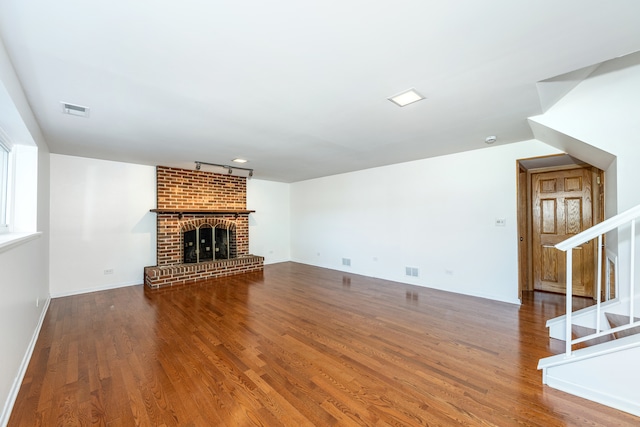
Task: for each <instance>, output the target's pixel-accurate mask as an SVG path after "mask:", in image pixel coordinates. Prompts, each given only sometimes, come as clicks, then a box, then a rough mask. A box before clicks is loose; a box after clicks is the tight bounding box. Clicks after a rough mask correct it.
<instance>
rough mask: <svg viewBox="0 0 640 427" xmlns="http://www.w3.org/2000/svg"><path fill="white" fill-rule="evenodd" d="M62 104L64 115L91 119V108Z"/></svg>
mask: <svg viewBox="0 0 640 427" xmlns="http://www.w3.org/2000/svg"><path fill="white" fill-rule="evenodd" d="M60 104H62V113H63V114H70V115H72V116H78V117H89V107H83V106H82V105H76V104H69V103H68V102H60Z"/></svg>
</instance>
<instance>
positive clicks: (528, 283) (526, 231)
mask: <svg viewBox="0 0 640 427" xmlns="http://www.w3.org/2000/svg"><path fill="white" fill-rule="evenodd" d="M578 168H591V173H592V203H593V206H592V209H593V225H595V224H597V223H599V222H602V221H603V220H604V188H605V187H604V171H603V170H600V169H598V168H597V167H595V166H593V165H590V164H588V163H586V162H583V161H581V160H578V159H576V158H574V157H571V156H569V155H567V154H555V155H551V156H541V157H532V158H528V159H519V160H517V161H516V186H517V190H516V191H517V196H516V200H517V203H516V204H517V229H518V236H517V242H518V243H517V244H518V298H520V300H522V292H524V291H533V246H532V245H533V239H532V237H533V234H532V233H533V223H532V188H531V176H532V175H533V174H535V173H540V172H555V171H561V170H569V169H578ZM603 244H604V242H603ZM595 253H596V255H595V256H596V257H597V248H596V251H595ZM603 254H604V251H603ZM603 256H604V255H603ZM595 261H596V259H595V258H594V262H595ZM603 261H604V260H603ZM603 265H604V264H603ZM603 270H604V269H603ZM594 297H595V295H594Z"/></svg>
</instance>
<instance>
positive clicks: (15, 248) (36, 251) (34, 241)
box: [0, 42, 49, 425]
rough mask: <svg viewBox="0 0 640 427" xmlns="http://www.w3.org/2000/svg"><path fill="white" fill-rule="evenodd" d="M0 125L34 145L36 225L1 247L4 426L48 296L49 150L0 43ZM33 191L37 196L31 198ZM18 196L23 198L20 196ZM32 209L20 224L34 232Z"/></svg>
mask: <svg viewBox="0 0 640 427" xmlns="http://www.w3.org/2000/svg"><path fill="white" fill-rule="evenodd" d="M0 103H1V104H2V105H1V108H0V110H1V111H2V112H3V114H2V115H1V117H0V124H1V125H2V127H3V129H4V130H5V132H7V134H8V135H9V136H10V137H11V138H12V139H13V140H14V142H15V143H17V144H23V143H25V142H27V141H26V140H28V142H29V143H30V144H36V146H37V148H38V152H37V164H35V163H30V165H29V166H28V167H29V168H30V169H29V172H30V173H31V174H32V176H35V177H37V184H36V185H35V186H34V185H27V186H26V188H30V190H29V191H35V192H36V193H37V194H35V195H33V194H31V196H32V197H29V199H31V198H33V199H35V200H36V201H37V206H35V205H34V204H33V203H31V206H32V207H31V209H32V210H33V209H36V210H37V212H36V216H35V218H36V223H35V228H36V229H37V231H39V232H40V234H35V235H32V236H31V238H30V239H29V240H26V241H23V242H22V243H19V244H16V245H11V246H5V247H4V248H2V249H0V294H1V295H2V297H1V298H0V361H1V363H0V409H1V410H2V412H1V413H0V425H4V424H5V423H6V422H7V420H8V416H9V412H10V409H11V406H12V405H13V402H14V400H15V397H16V395H17V392H18V389H19V386H20V382H21V380H22V376H23V375H24V372H25V370H26V366H27V362H28V357H29V356H30V352H31V350H32V346H33V344H34V343H35V339H36V338H37V337H36V334H37V332H38V330H39V325H40V321H41V320H42V317H43V315H44V309H45V307H46V306H47V303H48V297H49V281H48V277H49V234H48V230H49V179H48V178H49V150H48V147H47V144H46V142H45V141H44V138H43V137H42V133H41V132H40V129H39V128H38V125H37V122H36V120H35V118H34V116H33V113H32V112H31V110H30V108H29V105H28V102H27V100H26V97H25V96H24V93H23V92H22V88H21V86H20V82H19V81H18V78H17V76H16V75H15V72H14V70H13V67H12V65H11V62H10V61H9V58H8V57H7V54H6V51H5V49H4V46H3V45H2V43H1V42H0ZM33 196H35V197H33ZM24 199H25V197H24V195H21V200H24ZM33 214H34V212H31V213H30V214H27V215H28V216H29V220H28V221H25V222H24V223H23V224H22V225H21V227H26V228H29V231H30V232H33V231H34V230H33V228H34V227H33V218H34V217H33Z"/></svg>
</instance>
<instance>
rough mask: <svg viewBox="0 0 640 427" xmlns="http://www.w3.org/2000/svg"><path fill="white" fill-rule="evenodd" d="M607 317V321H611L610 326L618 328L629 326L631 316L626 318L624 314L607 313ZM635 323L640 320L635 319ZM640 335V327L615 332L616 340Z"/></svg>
mask: <svg viewBox="0 0 640 427" xmlns="http://www.w3.org/2000/svg"><path fill="white" fill-rule="evenodd" d="M605 314H606V316H607V320H608V321H609V325H610V326H611V327H612V328H617V327H618V326H623V325H628V324H629V320H630V319H629V316H625V315H623V314H615V313H605ZM633 321H634V322H637V321H640V318H637V317H634V318H633ZM639 333H640V326H637V327H635V328H631V329H627V330H624V331H619V332H615V333H614V334H613V335H615V337H616V338H622V337H628V336H630V335H635V334H639Z"/></svg>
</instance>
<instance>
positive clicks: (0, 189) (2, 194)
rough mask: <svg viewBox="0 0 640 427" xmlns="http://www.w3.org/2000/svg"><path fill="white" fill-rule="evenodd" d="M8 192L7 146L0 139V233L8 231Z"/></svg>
mask: <svg viewBox="0 0 640 427" xmlns="http://www.w3.org/2000/svg"><path fill="white" fill-rule="evenodd" d="M8 194H9V148H8V147H7V146H6V145H5V144H3V143H2V141H1V140H0V233H2V232H7V231H9V226H8V224H7V210H8Z"/></svg>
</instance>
